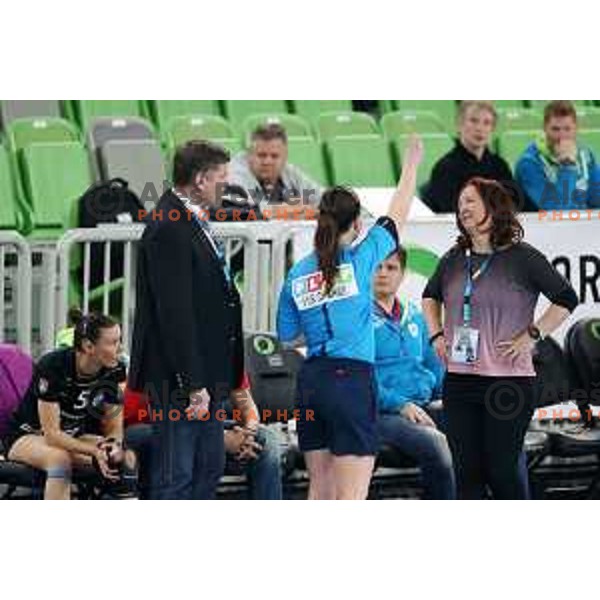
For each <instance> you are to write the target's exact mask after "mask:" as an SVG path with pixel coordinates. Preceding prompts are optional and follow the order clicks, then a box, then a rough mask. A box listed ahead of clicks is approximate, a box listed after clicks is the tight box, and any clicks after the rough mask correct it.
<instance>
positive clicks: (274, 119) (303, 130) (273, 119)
mask: <svg viewBox="0 0 600 600" xmlns="http://www.w3.org/2000/svg"><path fill="white" fill-rule="evenodd" d="M271 123H277V124H278V125H281V126H282V127H283V128H284V129H285V131H286V133H287V136H288V138H293V137H301V138H304V137H312V130H311V128H310V125H309V124H308V123H307V122H306V121H305V120H304V119H303V118H302V117H299V116H298V115H290V114H287V113H279V114H274V113H266V114H261V115H251V116H250V117H248V118H247V119H246V120H245V121H244V124H243V126H242V132H243V143H244V145H248V143H249V142H250V136H251V135H252V132H253V131H254V130H255V129H256V128H257V127H258V126H259V125H269V124H271Z"/></svg>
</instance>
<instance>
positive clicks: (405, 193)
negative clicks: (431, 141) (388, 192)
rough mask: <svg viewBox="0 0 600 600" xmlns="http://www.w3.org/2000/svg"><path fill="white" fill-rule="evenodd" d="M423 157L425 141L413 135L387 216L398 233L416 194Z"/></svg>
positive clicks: (405, 153) (408, 144)
mask: <svg viewBox="0 0 600 600" xmlns="http://www.w3.org/2000/svg"><path fill="white" fill-rule="evenodd" d="M422 158H423V142H422V141H421V139H420V138H419V137H418V136H416V135H412V136H411V137H410V139H409V141H408V143H407V146H406V150H405V152H404V160H403V161H402V175H401V177H400V181H399V182H398V187H397V188H396V191H395V192H394V195H393V196H392V199H391V201H390V206H389V208H388V212H387V216H388V217H390V219H392V220H393V221H394V223H395V224H396V230H397V232H398V234H399V233H400V232H401V231H402V228H403V227H404V224H405V223H406V220H407V219H408V213H409V211H410V206H411V204H412V200H413V197H414V195H415V189H416V186H417V170H418V167H419V164H420V163H421V159H422Z"/></svg>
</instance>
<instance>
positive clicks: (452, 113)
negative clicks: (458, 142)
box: [392, 100, 457, 134]
mask: <svg viewBox="0 0 600 600" xmlns="http://www.w3.org/2000/svg"><path fill="white" fill-rule="evenodd" d="M392 102H393V103H394V105H395V108H396V110H428V111H431V112H434V113H436V114H437V116H438V117H439V118H440V120H441V121H442V123H443V124H444V125H445V127H446V131H447V132H448V133H450V134H454V133H455V132H456V108H457V104H456V100H393V101H392Z"/></svg>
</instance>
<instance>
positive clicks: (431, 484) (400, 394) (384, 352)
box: [373, 247, 455, 500]
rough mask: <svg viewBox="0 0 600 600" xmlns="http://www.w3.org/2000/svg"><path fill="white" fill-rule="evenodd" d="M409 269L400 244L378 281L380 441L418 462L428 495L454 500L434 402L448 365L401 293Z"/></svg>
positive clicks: (448, 458) (382, 267) (380, 269)
mask: <svg viewBox="0 0 600 600" xmlns="http://www.w3.org/2000/svg"><path fill="white" fill-rule="evenodd" d="M405 269H406V250H405V249H404V248H402V247H399V248H398V250H396V251H394V252H393V253H392V254H390V256H388V258H387V259H386V260H385V261H384V262H383V263H381V264H380V265H379V267H378V269H377V272H376V274H375V279H374V285H373V290H374V293H375V300H374V303H373V312H374V324H375V377H376V381H377V388H378V412H379V415H378V421H377V429H378V434H379V443H380V445H388V446H393V447H394V448H397V449H398V450H399V451H401V452H402V453H403V454H406V455H407V456H410V457H411V458H413V459H414V460H415V461H416V462H417V464H418V465H419V467H420V468H421V472H422V474H423V482H424V485H425V493H426V497H427V498H430V499H437V500H448V499H453V498H454V497H455V485H454V474H453V470H452V457H451V454H450V448H449V446H448V443H447V441H446V436H445V435H444V434H443V433H442V432H441V431H440V430H439V429H438V427H437V425H436V421H438V423H439V418H440V417H441V416H442V415H441V411H434V410H432V407H431V406H430V405H431V404H432V402H433V401H434V400H435V399H436V398H439V397H440V395H441V394H440V391H441V384H442V378H443V376H444V367H443V365H442V364H441V362H440V361H439V359H438V358H437V355H436V353H435V352H434V350H433V348H432V347H431V345H430V344H429V338H428V336H429V333H428V330H427V326H426V324H425V321H424V319H423V315H422V313H421V311H420V310H419V309H418V308H417V307H416V305H415V304H413V303H411V302H401V301H400V300H399V299H398V298H397V293H398V289H399V288H400V284H401V283H402V280H403V279H404V273H405ZM428 410H429V412H428ZM434 419H435V420H434Z"/></svg>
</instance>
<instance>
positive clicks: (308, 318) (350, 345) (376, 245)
mask: <svg viewBox="0 0 600 600" xmlns="http://www.w3.org/2000/svg"><path fill="white" fill-rule="evenodd" d="M397 245H398V236H397V233H396V225H395V223H394V222H393V221H392V220H391V219H390V218H389V217H382V218H380V219H378V220H377V222H376V224H375V225H374V226H373V227H372V228H371V229H370V230H369V232H368V233H367V235H366V236H365V237H364V239H363V240H362V241H361V242H360V243H358V244H356V245H354V246H349V247H347V248H342V249H341V250H340V252H339V261H338V264H339V271H338V277H337V280H336V283H335V285H334V287H333V290H332V292H331V294H330V295H329V296H325V295H324V285H325V282H324V279H323V274H322V273H321V271H320V270H319V267H318V261H317V256H316V253H315V252H312V253H311V254H309V255H308V256H307V257H306V258H304V259H302V260H301V261H299V262H298V263H296V264H295V265H294V266H293V267H292V269H291V270H290V272H289V274H288V276H287V278H286V281H285V284H284V286H283V289H282V291H281V294H280V297H279V308H278V313H277V333H278V336H279V339H280V340H282V341H283V342H290V341H292V340H295V339H296V338H298V337H299V336H300V335H304V338H305V340H306V344H307V346H308V356H309V357H313V356H328V357H332V358H350V359H355V360H362V361H365V362H369V363H371V364H372V363H374V362H375V335H374V329H373V319H372V302H373V293H372V288H373V276H374V274H375V271H376V269H377V267H378V265H379V264H380V263H381V262H382V261H383V260H385V259H386V258H387V257H388V256H389V255H390V253H391V252H393V251H394V250H395V249H396V248H397Z"/></svg>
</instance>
